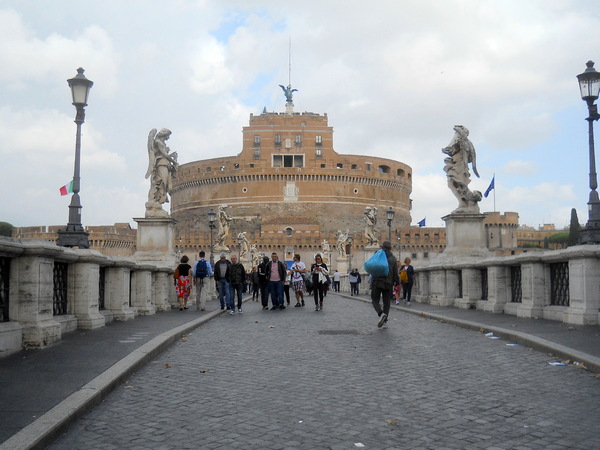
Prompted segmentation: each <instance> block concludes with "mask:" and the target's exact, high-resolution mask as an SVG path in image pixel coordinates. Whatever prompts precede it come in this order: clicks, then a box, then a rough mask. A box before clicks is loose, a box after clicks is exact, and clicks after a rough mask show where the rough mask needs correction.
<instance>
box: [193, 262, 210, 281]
mask: <svg viewBox="0 0 600 450" xmlns="http://www.w3.org/2000/svg"><path fill="white" fill-rule="evenodd" d="M207 275H208V264H206V260H204V259H201V260H200V261H198V262H197V263H196V267H195V268H194V276H195V277H197V278H206V276H207Z"/></svg>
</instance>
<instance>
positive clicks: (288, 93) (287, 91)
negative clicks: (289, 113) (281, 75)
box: [279, 84, 298, 103]
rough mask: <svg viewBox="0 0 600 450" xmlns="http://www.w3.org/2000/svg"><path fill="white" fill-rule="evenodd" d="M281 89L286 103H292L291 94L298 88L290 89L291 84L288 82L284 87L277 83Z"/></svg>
mask: <svg viewBox="0 0 600 450" xmlns="http://www.w3.org/2000/svg"><path fill="white" fill-rule="evenodd" d="M279 87H280V88H281V89H283V93H284V94H285V100H286V103H292V94H293V93H294V92H297V91H298V89H292V85H291V84H288V86H287V87H284V86H283V85H282V84H280V85H279Z"/></svg>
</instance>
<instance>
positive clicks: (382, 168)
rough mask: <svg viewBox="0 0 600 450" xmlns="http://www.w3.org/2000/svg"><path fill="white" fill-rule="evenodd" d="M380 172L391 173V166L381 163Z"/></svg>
mask: <svg viewBox="0 0 600 450" xmlns="http://www.w3.org/2000/svg"><path fill="white" fill-rule="evenodd" d="M377 171H378V172H379V173H390V166H384V165H381V166H379V167H378V168H377Z"/></svg>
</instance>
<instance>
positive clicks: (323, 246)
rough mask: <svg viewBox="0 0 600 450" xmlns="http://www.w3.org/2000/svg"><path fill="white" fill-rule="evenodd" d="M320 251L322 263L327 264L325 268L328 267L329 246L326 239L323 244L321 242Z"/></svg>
mask: <svg viewBox="0 0 600 450" xmlns="http://www.w3.org/2000/svg"><path fill="white" fill-rule="evenodd" d="M321 249H322V250H323V253H322V254H321V257H322V258H323V262H324V263H325V264H327V266H329V255H330V254H331V245H329V242H327V239H323V242H321Z"/></svg>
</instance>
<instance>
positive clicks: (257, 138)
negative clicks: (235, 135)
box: [254, 135, 260, 147]
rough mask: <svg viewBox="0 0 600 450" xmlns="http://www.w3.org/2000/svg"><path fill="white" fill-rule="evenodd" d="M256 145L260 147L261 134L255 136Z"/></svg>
mask: <svg viewBox="0 0 600 450" xmlns="http://www.w3.org/2000/svg"><path fill="white" fill-rule="evenodd" d="M254 146H255V147H260V136H258V135H257V136H254Z"/></svg>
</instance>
